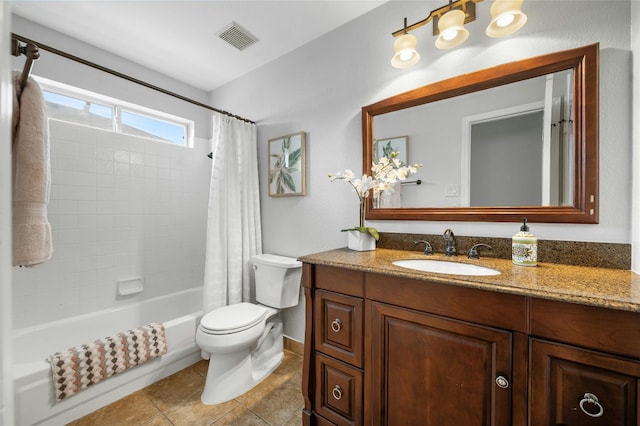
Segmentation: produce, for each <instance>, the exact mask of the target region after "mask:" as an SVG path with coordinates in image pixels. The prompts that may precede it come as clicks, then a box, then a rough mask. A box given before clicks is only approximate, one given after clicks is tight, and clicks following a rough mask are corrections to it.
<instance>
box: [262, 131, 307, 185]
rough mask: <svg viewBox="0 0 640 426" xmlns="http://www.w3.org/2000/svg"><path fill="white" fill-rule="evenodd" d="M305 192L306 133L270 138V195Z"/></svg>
mask: <svg viewBox="0 0 640 426" xmlns="http://www.w3.org/2000/svg"><path fill="white" fill-rule="evenodd" d="M305 194H306V187H305V133H304V132H298V133H292V134H290V135H285V136H281V137H278V138H275V139H269V196H270V197H286V196H292V195H305Z"/></svg>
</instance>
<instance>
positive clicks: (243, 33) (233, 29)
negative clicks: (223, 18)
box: [218, 22, 258, 50]
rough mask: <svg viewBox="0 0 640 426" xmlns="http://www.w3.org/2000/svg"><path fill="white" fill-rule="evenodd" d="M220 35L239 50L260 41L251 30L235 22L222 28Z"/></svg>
mask: <svg viewBox="0 0 640 426" xmlns="http://www.w3.org/2000/svg"><path fill="white" fill-rule="evenodd" d="M218 37H220V38H221V39H223V40H224V41H226V42H227V43H229V44H230V45H232V46H233V47H235V48H236V49H238V50H244V49H246V48H247V47H249V46H251V45H252V44H253V43H255V42H257V41H258V39H257V38H255V37H254V36H252V35H251V34H250V33H249V31H247V30H245V29H244V28H242V27H241V26H240V25H238V24H237V23H235V22H231V23H230V24H229V25H227V26H226V27H225V28H224V29H222V31H221V32H220V34H218Z"/></svg>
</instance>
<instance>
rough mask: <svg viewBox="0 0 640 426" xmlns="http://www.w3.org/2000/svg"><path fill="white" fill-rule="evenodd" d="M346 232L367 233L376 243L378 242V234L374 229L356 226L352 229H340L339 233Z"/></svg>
mask: <svg viewBox="0 0 640 426" xmlns="http://www.w3.org/2000/svg"><path fill="white" fill-rule="evenodd" d="M347 231H358V232H363V233H364V232H367V233H369V234H371V236H372V237H373V238H374V239H375V240H376V241H380V234H378V230H377V229H376V228H367V227H366V226H363V227H360V226H356V227H353V228H347V229H341V230H340V232H347Z"/></svg>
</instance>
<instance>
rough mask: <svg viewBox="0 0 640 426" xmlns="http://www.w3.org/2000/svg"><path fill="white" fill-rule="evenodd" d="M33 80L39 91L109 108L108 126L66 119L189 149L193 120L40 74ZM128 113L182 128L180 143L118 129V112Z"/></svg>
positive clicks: (190, 146) (191, 141)
mask: <svg viewBox="0 0 640 426" xmlns="http://www.w3.org/2000/svg"><path fill="white" fill-rule="evenodd" d="M34 78H35V79H36V81H37V82H38V83H39V84H40V86H41V87H42V90H44V91H47V92H51V93H55V94H59V95H62V96H66V97H69V98H73V99H78V100H80V101H85V102H89V103H93V104H98V105H102V106H107V107H111V110H112V118H111V122H112V125H111V129H106V128H103V127H96V126H92V125H91V124H88V123H81V122H76V121H68V122H70V123H74V124H78V125H82V126H88V127H93V128H96V129H100V130H105V131H111V132H113V133H117V134H121V135H126V136H133V137H138V138H142V139H147V140H153V141H157V142H161V143H166V144H169V145H173V146H180V147H185V148H193V147H194V140H195V122H194V121H193V120H188V119H186V118H183V117H179V116H176V115H173V114H169V113H166V112H162V111H158V110H155V109H152V108H147V107H144V106H141V105H137V104H134V103H131V102H127V101H123V100H121V99H116V98H112V97H110V96H106V95H101V94H98V93H95V92H91V91H89V90H85V89H81V88H79V87H75V86H71V85H68V84H64V83H60V82H57V81H54V80H49V79H47V78H44V77H39V76H34ZM123 111H124V112H129V113H132V114H135V115H139V116H142V117H144V118H148V119H151V120H156V121H161V122H165V123H169V124H172V125H175V126H179V127H183V128H184V143H183V144H180V143H176V142H173V141H171V140H169V139H161V138H159V137H153V136H142V135H136V134H132V133H129V132H123V131H122V112H123ZM52 119H53V120H59V121H65V120H60V119H57V118H52Z"/></svg>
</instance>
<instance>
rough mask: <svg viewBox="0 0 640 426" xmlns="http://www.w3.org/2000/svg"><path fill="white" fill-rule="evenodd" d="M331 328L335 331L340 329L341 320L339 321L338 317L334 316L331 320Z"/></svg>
mask: <svg viewBox="0 0 640 426" xmlns="http://www.w3.org/2000/svg"><path fill="white" fill-rule="evenodd" d="M331 329H332V330H333V331H334V332H336V333H337V332H338V331H340V330H342V321H340V319H339V318H336V319H334V320H333V321H331Z"/></svg>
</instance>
